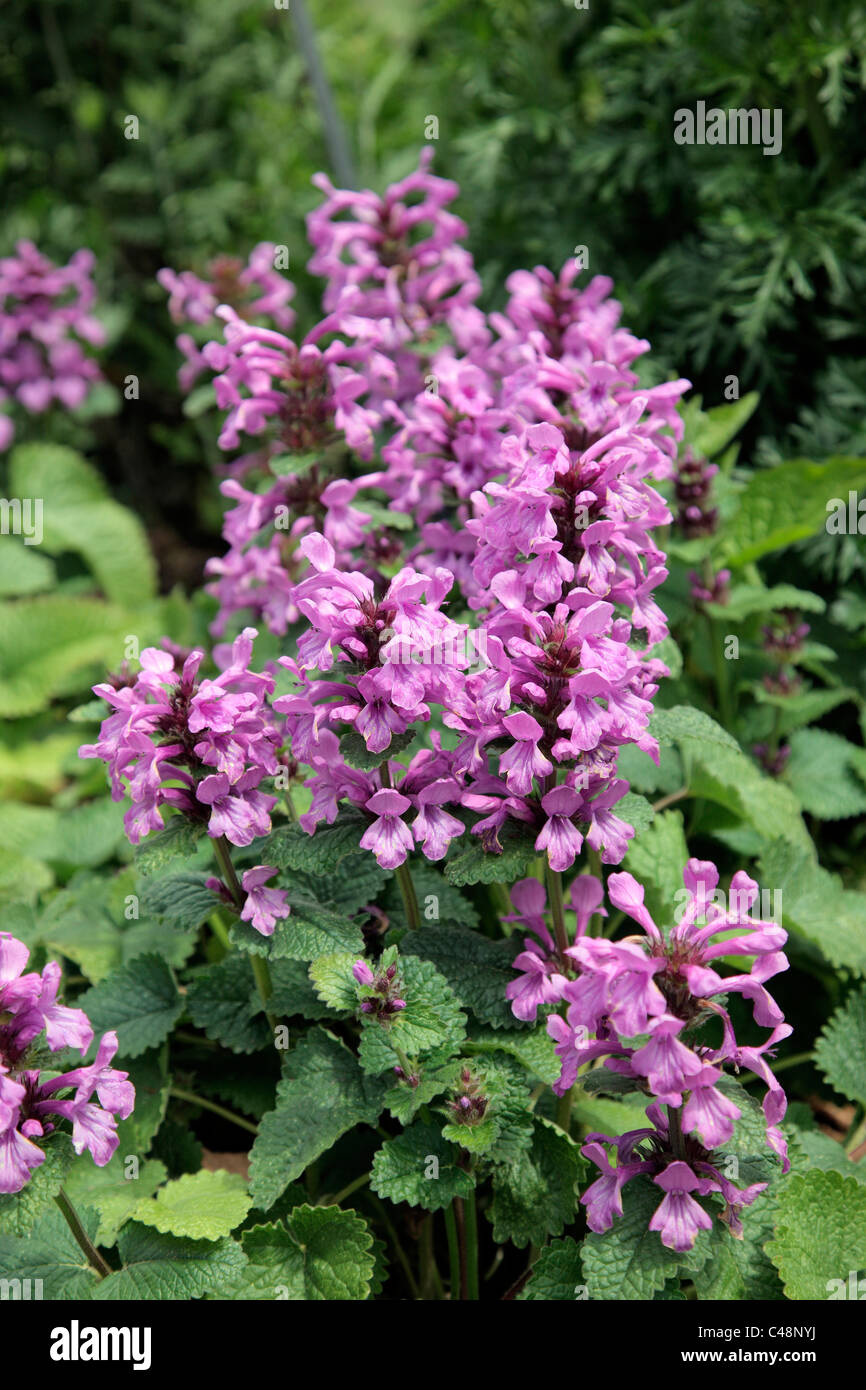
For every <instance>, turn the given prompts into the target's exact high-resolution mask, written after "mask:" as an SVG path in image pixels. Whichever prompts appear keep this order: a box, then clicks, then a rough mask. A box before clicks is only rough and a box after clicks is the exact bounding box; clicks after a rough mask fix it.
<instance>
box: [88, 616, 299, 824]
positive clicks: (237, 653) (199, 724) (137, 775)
mask: <svg viewBox="0 0 866 1390" xmlns="http://www.w3.org/2000/svg"><path fill="white" fill-rule="evenodd" d="M255 636H256V633H255V630H254V629H253V628H245V629H244V631H243V632H242V633H241V635H240V636H239V637H237V638H236V639H235V642H234V644H233V647H232V656H231V661H230V663H229V665H228V667H227V668H226V670H225V671H223V672H222V674H221V675H219V676H217V677H216V679H214V680H211V679H210V678H207V677H206V678H204V679H201V680H199V679H198V669H199V666H200V665H201V662H202V660H203V657H204V653H203V652H200V651H193V652H190V653H189V655H188V656H186V658H185V659H184V660H183V664H182V667H181V670H180V671H177V670H176V669H175V665H176V662H177V660H178V657H177V655H176V654H175V653H173V652H171V651H163V650H161V649H160V648H159V647H146V648H145V649H144V651H142V653H141V670H140V671H139V672H138V673H137V675H135V676H132V677H118V678H117V679H116V681H115V682H114V683H108V682H106V683H104V684H102V685H96V686H94V687H93V689H94V693H95V694H97V695H99V696H100V697H101V698H102V699H103V700H105V701H106V703H107V704H109V705H110V706H111V707H112V709H113V710H114V713H113V714H111V715H109V717H108V718H107V719H105V720H104V721H103V723H102V726H101V728H100V732H99V738H98V740H97V742H96V743H94V744H86V745H84V746H83V747H82V748H81V749H80V756H81V757H82V758H102V759H104V761H105V762H106V763H107V764H108V769H109V775H110V778H111V795H112V798H113V799H114V800H115V801H122V800H123V799H124V797H125V796H126V795H127V794H129V796H130V797H131V799H132V805H131V807H130V809H129V810H128V811H127V813H126V816H125V818H124V824H125V825H126V831H127V834H128V835H129V838H130V840H131V841H132V843H133V844H138V843H139V842H140V841H141V840H142V839H143V838H144V836H145V835H147V834H148V833H149V832H150V831H151V830H161V829H162V828H163V825H164V822H163V817H162V807H164V806H171V807H174V808H175V809H177V810H180V811H182V812H183V813H184V814H185V815H187V816H190V817H192V818H193V819H196V820H206V821H207V829H208V834H209V835H211V836H219V835H225V837H226V838H227V839H228V840H230V841H231V842H232V844H234V845H248V844H249V843H250V841H251V840H253V839H254V838H255V837H256V836H257V835H264V834H266V833H267V831H268V830H270V825H271V822H270V814H269V813H270V810H271V807H272V806H273V804H274V802H275V800H276V798H275V797H273V796H268V795H266V794H265V793H264V792H261V791H259V790H258V787H259V784H260V783H261V781H262V779H263V778H264V777H267V776H273V775H274V774H276V773H277V772H278V770H279V764H278V762H277V757H276V750H277V748H278V747H279V744H280V742H281V737H280V734H279V732H278V731H277V730H276V729H275V727H274V723H273V718H272V716H271V714H270V711H269V709H268V707H267V705H266V704H265V695H266V694H269V693H271V692H272V691H273V688H274V682H273V677H272V676H269V675H265V674H256V673H254V672H253V671H250V670H249V669H248V662H249V658H250V653H251V651H252V642H253V638H254V637H255Z"/></svg>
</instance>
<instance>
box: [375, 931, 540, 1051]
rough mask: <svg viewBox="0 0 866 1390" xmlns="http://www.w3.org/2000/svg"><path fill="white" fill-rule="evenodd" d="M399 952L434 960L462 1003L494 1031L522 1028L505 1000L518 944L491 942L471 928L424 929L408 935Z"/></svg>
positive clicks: (513, 975)
mask: <svg viewBox="0 0 866 1390" xmlns="http://www.w3.org/2000/svg"><path fill="white" fill-rule="evenodd" d="M400 949H401V950H402V951H403V953H404V954H405V955H408V954H411V955H414V956H421V957H422V958H423V959H424V960H429V961H432V963H433V964H434V965H435V966H436V968H437V970H439V971H440V972H441V974H442V975H444V976H445V979H446V980H447V981H448V983H449V984H450V986H451V988H452V990H453V991H454V993H455V994H456V996H457V998H458V999H459V1000H460V1003H461V1004H463V1005H465V1006H466V1007H467V1008H469V1009H471V1010H472V1012H473V1013H474V1014H475V1017H476V1018H478V1019H480V1020H481V1021H482V1022H483V1023H489V1024H490V1025H491V1026H492V1027H494V1028H514V1027H519V1026H520V1025H519V1022H518V1020H517V1019H515V1017H514V1015H513V1013H512V1012H511V1006H510V1004H509V1002H508V1000H507V999H506V998H505V986H506V985H507V984H510V982H511V981H512V980H513V979H514V978H515V974H514V965H513V960H514V956H515V954H516V952H517V950H518V949H519V942H518V941H516V940H508V941H491V940H490V938H489V937H487V936H482V935H481V933H480V932H477V931H472V930H471V929H470V928H468V927H459V926H452V927H421V928H420V929H417V930H415V931H412V932H407V933H406V935H405V936H404V937H403V940H402V941H401V943H400Z"/></svg>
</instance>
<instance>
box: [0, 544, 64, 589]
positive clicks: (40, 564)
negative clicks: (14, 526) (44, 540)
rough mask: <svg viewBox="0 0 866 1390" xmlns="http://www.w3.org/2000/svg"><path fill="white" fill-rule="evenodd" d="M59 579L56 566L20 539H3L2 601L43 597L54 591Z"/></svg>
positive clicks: (0, 560) (0, 561) (0, 567)
mask: <svg viewBox="0 0 866 1390" xmlns="http://www.w3.org/2000/svg"><path fill="white" fill-rule="evenodd" d="M56 580H57V576H56V571H55V569H54V566H53V564H52V563H51V561H50V560H49V559H47V557H46V556H44V555H39V554H38V553H37V551H36V550H34V548H33V547H32V546H29V545H25V543H24V541H23V540H18V538H17V536H4V537H3V544H2V545H0V598H17V597H18V596H19V595H20V594H42V593H45V591H46V590H47V589H52V588H53V587H54V585H55V583H56Z"/></svg>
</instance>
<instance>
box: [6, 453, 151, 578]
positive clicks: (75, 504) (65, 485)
mask: <svg viewBox="0 0 866 1390" xmlns="http://www.w3.org/2000/svg"><path fill="white" fill-rule="evenodd" d="M9 486H10V489H11V494H12V495H13V496H18V497H25V496H26V497H41V498H42V499H43V500H44V526H43V530H44V535H43V540H42V544H43V546H44V547H45V549H46V550H47V551H48V553H49V554H54V555H59V554H62V553H63V552H64V551H69V550H71V551H74V552H76V553H77V554H79V555H81V556H82V558H83V559H84V560H85V562H86V563H87V565H88V567H89V568H90V569H91V570H92V572H93V574H94V575H95V577H96V579H97V580H98V582H99V584H100V587H101V588H102V590H103V592H104V593H105V595H106V597H107V598H109V599H111V600H113V601H114V602H117V603H128V604H140V603H142V602H144V601H146V600H147V599H150V598H153V597H154V595H155V593H156V567H155V565H154V562H153V558H152V556H151V553H150V547H149V545H148V542H147V536H146V534H145V531H144V528H143V526H142V525H141V522H140V521H139V520H138V518H137V517H136V516H135V515H134V513H133V512H130V511H127V509H126V508H125V507H121V506H119V505H118V503H117V502H114V501H113V500H112V499H111V498H110V497H108V496H107V494H106V491H105V485H104V483H103V481H102V479H101V477H100V475H99V473H98V472H97V471H96V469H95V468H93V467H92V466H91V464H89V463H88V462H87V461H86V460H85V459H83V458H82V457H81V455H80V454H77V453H75V451H74V450H73V449H67V448H64V447H63V446H61V445H59V444H22V445H21V446H20V447H19V448H17V449H15V450H14V451H13V453H12V456H11V461H10V469H9Z"/></svg>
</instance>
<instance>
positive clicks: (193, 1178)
mask: <svg viewBox="0 0 866 1390" xmlns="http://www.w3.org/2000/svg"><path fill="white" fill-rule="evenodd" d="M251 1206H252V1198H251V1197H250V1196H249V1194H248V1192H247V1189H246V1184H245V1182H244V1180H243V1178H242V1177H239V1176H238V1174H237V1173H226V1172H224V1171H223V1170H222V1169H218V1170H217V1171H216V1172H210V1171H207V1170H205V1169H202V1170H201V1171H200V1172H198V1173H184V1175H183V1177H180V1178H176V1179H175V1180H174V1181H173V1182H169V1183H166V1184H165V1186H164V1187H161V1188H160V1190H159V1192H158V1193H157V1194H156V1196H155V1197H145V1198H144V1199H143V1200H142V1201H141V1202H139V1204H138V1206H137V1207H136V1208H135V1213H134V1216H135V1220H136V1221H140V1222H141V1223H142V1225H145V1226H155V1227H156V1229H157V1230H158V1231H162V1232H163V1234H166V1233H170V1234H171V1235H174V1236H189V1237H190V1238H191V1239H192V1240H218V1239H219V1238H220V1236H227V1235H229V1233H230V1232H231V1231H233V1230H234V1229H235V1227H236V1226H239V1225H240V1224H241V1222H242V1221H243V1219H244V1217H245V1216H246V1214H247V1212H248V1211H249V1209H250V1207H251Z"/></svg>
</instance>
